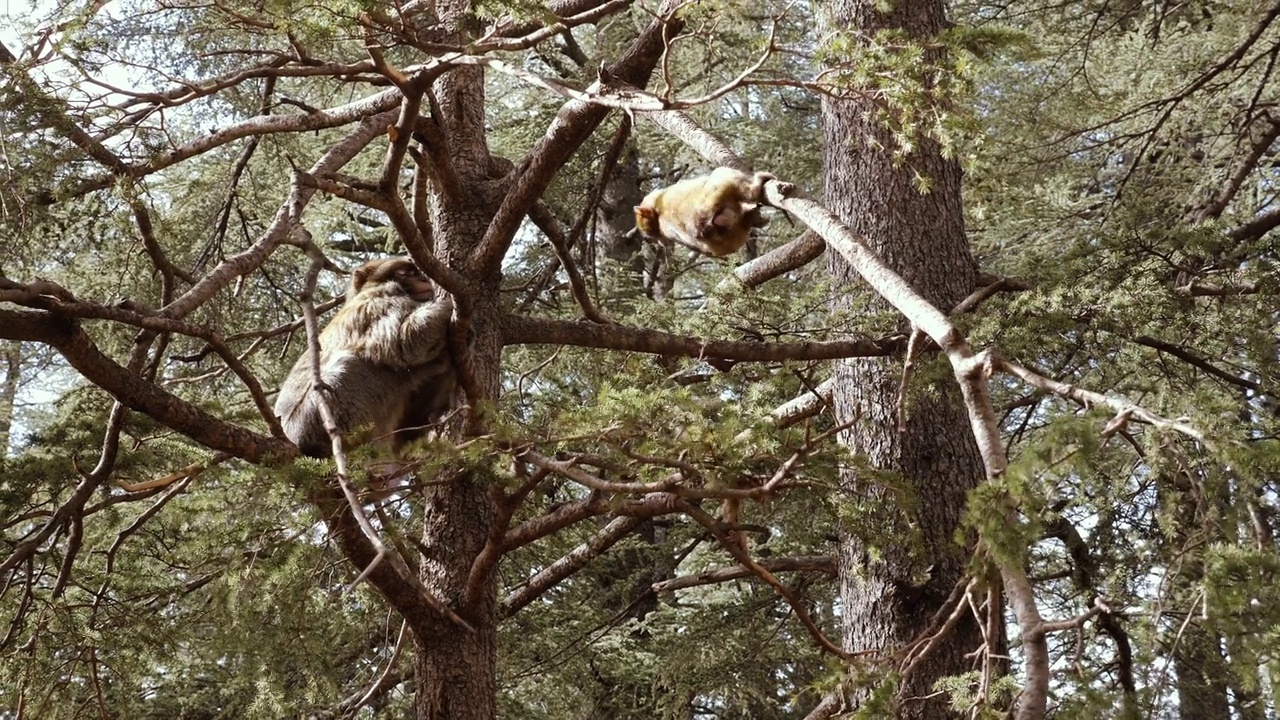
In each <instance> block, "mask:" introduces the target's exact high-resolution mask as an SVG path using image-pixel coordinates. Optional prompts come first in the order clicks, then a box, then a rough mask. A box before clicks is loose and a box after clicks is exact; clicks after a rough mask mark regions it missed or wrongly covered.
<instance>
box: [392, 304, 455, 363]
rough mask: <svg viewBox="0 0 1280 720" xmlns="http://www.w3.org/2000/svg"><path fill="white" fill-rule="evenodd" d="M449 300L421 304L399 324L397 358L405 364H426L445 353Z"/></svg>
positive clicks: (447, 350) (451, 314)
mask: <svg viewBox="0 0 1280 720" xmlns="http://www.w3.org/2000/svg"><path fill="white" fill-rule="evenodd" d="M452 316H453V300H452V299H451V298H450V297H449V296H447V295H445V296H444V297H442V298H440V299H438V300H432V301H431V302H428V303H423V304H422V305H419V306H418V307H417V308H415V309H414V311H413V312H412V313H410V314H409V316H408V317H406V318H405V319H404V322H403V323H401V324H400V357H401V360H402V361H403V362H404V364H405V365H407V366H409V367H415V366H419V365H426V364H428V363H430V362H432V361H434V360H436V359H438V358H440V357H441V356H442V355H447V354H448V352H449V349H448V342H449V319H450V318H451V317H452Z"/></svg>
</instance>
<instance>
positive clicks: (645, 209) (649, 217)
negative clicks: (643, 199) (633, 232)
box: [635, 205, 662, 240]
mask: <svg viewBox="0 0 1280 720" xmlns="http://www.w3.org/2000/svg"><path fill="white" fill-rule="evenodd" d="M635 210H636V229H637V230H639V231H640V234H641V235H643V236H644V237H647V238H649V239H651V240H656V239H658V238H661V237H662V229H661V227H660V226H659V224H658V209H657V208H655V207H652V206H650V205H637V206H636V208H635Z"/></svg>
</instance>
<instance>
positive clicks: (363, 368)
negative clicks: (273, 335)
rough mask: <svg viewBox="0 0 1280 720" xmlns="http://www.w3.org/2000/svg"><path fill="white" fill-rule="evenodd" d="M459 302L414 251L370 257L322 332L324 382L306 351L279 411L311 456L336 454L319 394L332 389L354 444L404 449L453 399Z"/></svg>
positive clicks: (337, 413) (342, 426) (341, 423)
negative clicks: (452, 344)
mask: <svg viewBox="0 0 1280 720" xmlns="http://www.w3.org/2000/svg"><path fill="white" fill-rule="evenodd" d="M452 314H453V301H452V300H450V298H449V296H448V295H444V294H442V293H440V292H439V291H438V290H437V288H436V286H435V284H434V283H432V282H431V280H430V279H428V278H427V277H426V276H425V275H423V274H422V272H421V271H420V270H418V268H417V267H415V266H414V264H413V261H412V260H410V259H409V258H406V257H399V258H389V259H383V260H371V261H369V262H367V263H365V264H364V265H361V266H360V267H359V268H357V269H356V271H355V272H354V273H352V275H351V283H350V286H349V287H348V288H347V296H346V300H345V301H344V302H343V304H342V309H341V310H339V311H338V314H337V315H335V316H334V318H333V319H332V320H330V321H329V324H328V325H326V326H325V328H324V331H323V332H321V333H320V380H321V383H322V385H321V386H317V385H316V381H315V377H314V375H313V372H312V365H311V355H310V353H303V355H302V357H300V358H298V361H297V362H296V363H294V366H293V369H292V370H290V371H289V376H288V377H287V378H285V381H284V384H283V385H282V386H281V388H280V396H279V397H278V398H277V399H276V405H275V411H276V414H277V415H279V416H280V422H281V425H282V426H283V427H284V432H285V435H287V436H288V438H289V439H290V440H292V441H293V442H294V443H296V444H297V445H298V448H299V449H300V450H302V452H303V454H304V455H309V456H311V457H317V458H323V457H329V456H330V455H332V453H333V451H332V442H331V439H330V437H329V434H328V432H326V431H325V428H324V421H323V419H322V417H321V415H320V407H319V404H318V401H317V393H319V392H327V393H329V394H328V400H329V407H330V408H332V410H333V413H334V418H335V420H336V422H337V426H338V430H339V431H340V432H342V433H343V434H344V435H346V434H348V433H351V432H354V431H357V430H359V431H362V432H361V433H360V434H359V435H358V436H356V437H350V436H348V437H347V438H346V439H347V440H348V442H351V443H352V444H354V445H360V444H364V443H368V442H375V443H379V444H380V445H383V446H385V447H387V448H389V449H390V451H391V452H392V453H398V452H399V451H400V449H401V448H402V447H403V446H404V445H405V444H406V443H408V442H411V441H413V440H415V439H417V438H419V437H421V436H422V435H423V434H424V433H425V432H426V430H427V426H429V425H431V424H432V423H435V422H437V421H439V420H440V418H441V417H443V415H444V414H445V413H446V412H448V410H449V408H450V407H451V405H452V402H453V398H454V395H455V394H456V390H457V385H458V383H457V376H456V375H455V373H454V369H453V365H452V363H451V362H450V359H449V347H448V340H449V318H450V316H451V315H452Z"/></svg>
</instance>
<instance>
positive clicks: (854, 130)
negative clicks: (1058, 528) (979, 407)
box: [823, 0, 983, 718]
mask: <svg viewBox="0 0 1280 720" xmlns="http://www.w3.org/2000/svg"><path fill="white" fill-rule="evenodd" d="M877 5H878V3H876V2H874V0H833V2H831V3H829V4H828V20H827V22H828V23H829V24H830V25H831V26H833V27H832V28H831V29H832V30H856V31H858V32H859V34H861V35H865V36H870V35H873V34H874V33H875V32H876V31H877V30H881V29H886V28H901V29H903V30H905V31H906V32H907V33H908V34H909V35H910V36H911V37H913V38H917V39H925V38H930V37H931V36H933V35H935V34H936V33H938V32H940V31H941V30H942V29H943V28H944V27H945V22H946V21H945V15H944V9H943V3H942V2H941V0H903V1H902V2H898V3H894V5H893V8H894V9H893V11H892V12H891V13H888V14H882V13H880V12H878V11H877V10H876V6H877ZM873 113H874V108H873V107H872V106H871V104H870V103H868V102H865V101H859V100H836V99H831V98H825V99H824V101H823V123H824V158H825V181H826V185H825V194H824V197H825V201H826V203H825V204H826V205H827V207H829V208H830V209H831V210H832V211H833V212H835V213H836V214H837V215H839V216H840V217H841V219H843V220H844V221H845V223H847V224H848V226H849V227H850V228H851V229H852V230H853V231H854V232H855V233H857V234H860V235H862V236H864V237H865V238H866V240H867V243H868V245H869V246H870V247H871V248H872V249H873V250H874V251H875V252H877V253H879V254H880V256H881V257H882V258H884V260H885V261H886V262H887V263H888V264H889V266H890V267H891V268H893V269H894V270H895V271H897V272H898V273H899V274H901V275H902V277H903V278H904V279H905V280H906V281H907V282H909V283H910V284H911V285H913V286H914V287H915V288H916V289H917V290H918V291H919V292H921V293H922V294H923V295H924V297H926V298H927V299H928V300H929V301H930V302H932V303H933V304H934V305H935V306H936V307H940V308H950V307H954V306H955V304H956V303H957V302H959V301H960V300H961V299H962V298H964V297H965V295H966V294H967V293H968V292H970V291H971V290H972V289H973V287H974V283H975V278H976V265H975V263H974V261H973V258H972V256H971V255H970V252H969V246H968V241H967V240H966V238H965V232H964V221H963V217H962V215H961V205H960V176H961V172H960V168H959V166H958V165H957V164H956V163H955V162H952V161H949V160H946V159H944V158H943V157H942V154H941V151H940V148H939V146H938V145H937V144H936V143H935V142H933V141H931V140H924V141H922V142H921V143H920V146H919V149H918V150H917V151H916V152H914V153H912V155H911V156H910V157H909V158H908V159H907V162H906V163H905V164H904V166H902V167H895V166H894V163H893V160H892V158H891V157H890V154H889V152H888V151H886V150H884V149H877V148H893V147H894V146H895V142H894V140H893V139H892V137H891V136H890V134H889V132H887V131H886V130H885V129H883V128H881V127H879V126H878V125H877V122H876V120H875V119H874V114H873ZM869 140H874V141H875V142H874V143H872V142H869ZM913 171H916V172H920V173H921V174H923V175H925V176H926V177H928V178H930V179H931V180H932V181H933V183H934V184H933V188H932V190H931V191H930V192H929V193H927V194H921V193H920V192H919V191H918V190H917V188H916V187H915V185H914V183H913ZM828 262H829V265H830V268H831V272H832V277H833V282H834V284H835V295H834V297H833V303H834V304H835V306H836V308H837V309H842V308H846V307H848V306H849V304H850V302H849V299H850V298H851V297H855V296H857V295H858V294H859V293H861V294H863V295H865V294H866V292H869V291H866V290H865V286H862V285H861V282H860V281H859V280H858V276H857V274H856V273H854V272H852V270H851V269H850V267H849V266H848V264H847V263H846V262H845V260H844V259H843V258H842V257H841V256H840V255H839V254H837V253H835V252H832V251H828ZM860 286H861V287H863V288H864V289H863V290H859V287H860ZM887 309H888V306H887V304H885V303H884V302H883V301H882V300H880V299H879V298H878V297H877V298H876V299H875V301H874V302H873V303H872V304H871V310H870V311H871V312H882V311H884V310H887ZM901 329H903V330H907V329H908V328H901ZM935 361H937V362H941V361H940V360H935V359H931V358H929V356H928V355H926V357H924V358H921V359H920V362H921V363H922V364H925V363H933V362H935ZM901 378H902V360H901V359H865V360H851V361H844V362H841V363H839V365H838V366H837V369H836V383H835V392H834V399H835V405H836V408H837V413H838V416H839V417H840V418H841V419H842V420H847V419H855V422H854V424H853V426H852V427H851V428H850V429H849V430H848V432H847V433H845V434H844V435H843V437H842V441H843V442H845V443H846V444H847V445H848V446H849V447H850V449H851V450H853V451H854V452H856V453H858V454H860V455H861V456H863V457H865V458H866V459H867V460H868V461H869V463H870V464H871V465H872V466H873V467H875V468H877V469H883V470H886V471H890V472H894V473H898V474H899V475H900V476H901V478H902V480H903V481H904V482H906V483H907V484H909V485H910V486H911V487H912V488H913V489H914V492H915V495H916V498H917V499H918V502H919V505H918V508H915V509H914V510H913V509H911V508H905V507H900V506H899V504H898V502H897V498H898V495H897V494H896V493H893V492H890V491H887V490H886V489H885V487H884V485H883V484H882V483H878V482H875V481H869V480H867V479H865V478H863V477H860V475H859V473H858V472H857V471H856V470H854V469H848V470H845V471H844V473H843V475H842V478H841V489H842V490H843V491H844V492H845V493H847V494H848V495H849V497H850V501H851V502H857V503H868V502H871V503H880V504H881V505H882V507H881V508H880V509H879V510H878V511H877V513H878V516H882V518H881V519H882V520H883V521H885V522H889V523H891V524H892V525H893V527H894V533H893V535H891V536H883V537H889V538H890V539H889V541H888V542H886V543H884V544H883V545H877V546H874V547H873V545H872V543H870V542H868V538H867V537H866V536H865V534H864V535H859V534H857V533H855V532H852V531H851V528H849V529H846V530H845V531H843V532H842V538H841V550H840V571H841V600H842V602H843V606H844V612H843V618H844V636H843V641H844V647H845V649H847V650H850V651H865V650H874V649H881V648H893V647H895V646H899V645H901V644H902V643H903V642H904V641H906V640H909V639H910V638H911V637H913V636H915V635H916V634H917V633H918V632H920V631H921V630H923V629H924V628H925V627H926V625H927V624H928V621H929V618H930V616H931V614H932V613H933V612H934V611H935V610H936V609H937V608H938V606H939V605H941V604H942V602H943V601H944V600H945V599H946V598H947V596H948V594H949V593H950V591H951V589H952V587H953V586H954V585H955V583H956V581H957V580H958V579H959V578H960V577H961V575H962V573H963V571H964V567H963V557H962V552H961V550H962V549H961V548H960V547H959V546H957V545H956V543H955V540H954V532H955V528H956V526H957V524H958V523H959V520H960V516H961V512H962V511H963V508H964V503H965V494H966V493H967V492H968V491H969V490H970V489H971V488H973V487H974V486H975V485H976V484H977V483H978V481H979V480H981V479H982V477H983V465H982V460H981V457H980V455H979V453H978V448H977V446H976V444H975V443H974V440H973V436H972V433H971V430H970V427H969V422H968V419H967V416H966V413H965V410H964V407H963V405H962V403H961V399H960V394H959V392H958V390H957V388H956V387H955V382H954V381H953V380H952V378H951V373H950V372H947V371H945V370H943V371H942V372H938V373H933V372H930V371H929V369H928V367H925V368H922V369H921V370H920V371H917V372H916V373H915V374H914V375H913V376H912V378H913V379H912V381H911V386H910V388H909V391H908V393H907V397H908V400H907V403H906V408H905V412H906V426H905V431H904V432H899V430H898V394H899V384H900V382H901ZM912 528H915V530H914V532H918V533H919V536H920V540H921V541H922V547H919V548H918V550H917V551H915V552H913V551H912V550H911V548H910V547H908V546H907V545H905V544H904V543H902V542H898V541H895V540H894V539H892V538H893V537H894V536H897V537H901V536H902V535H905V534H908V533H910V532H913V530H912ZM980 643H981V636H980V632H979V630H978V628H977V626H976V624H975V623H973V622H972V621H971V620H966V621H965V623H963V624H962V625H961V626H960V627H959V628H957V631H956V632H954V633H953V634H952V635H951V636H950V637H949V638H948V639H947V640H946V641H945V642H944V644H943V645H942V646H940V647H939V648H938V649H937V650H936V651H935V653H934V654H933V655H932V656H931V657H930V659H928V660H927V661H926V662H925V663H924V664H923V665H922V666H921V667H920V668H919V669H918V670H917V671H916V672H915V673H914V674H913V675H912V676H911V677H910V678H908V680H907V682H906V684H905V686H904V688H903V689H902V693H901V697H902V698H909V699H910V700H907V701H905V702H903V703H902V704H901V706H900V709H899V716H900V717H908V718H942V717H950V716H951V715H950V713H949V711H948V709H947V703H946V699H945V698H944V697H935V698H932V699H930V700H927V701H925V700H922V699H920V698H923V697H925V696H928V695H930V694H931V693H932V691H933V684H934V682H935V681H936V680H937V679H938V678H939V677H942V676H945V675H949V674H955V673H961V672H965V671H967V670H969V669H970V666H971V663H970V662H969V661H967V660H965V658H964V653H966V652H968V651H970V650H972V649H974V648H975V647H977V646H978V645H979V644H980ZM851 699H852V701H853V702H855V703H857V702H859V701H861V700H863V699H865V696H859V695H857V694H856V693H855V694H854V695H853V697H852V698H851Z"/></svg>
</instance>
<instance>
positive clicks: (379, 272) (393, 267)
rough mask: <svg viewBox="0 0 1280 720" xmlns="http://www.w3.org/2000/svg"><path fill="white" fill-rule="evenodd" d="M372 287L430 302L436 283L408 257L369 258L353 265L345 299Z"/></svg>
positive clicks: (434, 294) (432, 298)
mask: <svg viewBox="0 0 1280 720" xmlns="http://www.w3.org/2000/svg"><path fill="white" fill-rule="evenodd" d="M372 288H378V289H380V290H382V291H384V292H398V293H403V294H405V295H408V296H409V297H411V298H413V299H414V300H416V301H417V302H430V301H431V300H434V299H435V297H436V286H435V284H434V283H432V282H431V279H430V278H428V277H427V276H426V275H423V274H422V271H421V270H419V269H418V267H417V266H416V265H414V264H413V261H412V260H410V259H409V258H407V257H398V258H387V259H384V260H370V261H369V262H367V263H365V264H363V265H361V266H360V267H358V268H356V269H355V271H354V272H352V273H351V284H350V285H349V286H348V288H347V300H348V301H350V300H351V298H354V297H355V296H356V295H359V294H360V293H361V292H363V291H365V290H366V289H372Z"/></svg>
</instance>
